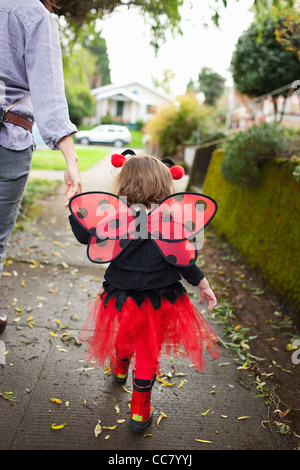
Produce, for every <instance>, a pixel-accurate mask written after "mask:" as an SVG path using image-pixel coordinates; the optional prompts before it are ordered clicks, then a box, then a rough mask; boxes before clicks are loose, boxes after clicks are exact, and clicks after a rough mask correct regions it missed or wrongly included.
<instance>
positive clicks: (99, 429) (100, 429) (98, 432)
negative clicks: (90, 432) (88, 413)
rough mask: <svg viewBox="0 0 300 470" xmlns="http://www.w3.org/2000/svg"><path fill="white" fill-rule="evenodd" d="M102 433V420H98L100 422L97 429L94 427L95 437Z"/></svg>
mask: <svg viewBox="0 0 300 470" xmlns="http://www.w3.org/2000/svg"><path fill="white" fill-rule="evenodd" d="M101 433H102V428H101V424H100V421H98V423H97V424H96V426H95V429H94V434H95V437H98V436H99V434H101Z"/></svg>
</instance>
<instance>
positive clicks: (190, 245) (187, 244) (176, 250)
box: [152, 239, 197, 267]
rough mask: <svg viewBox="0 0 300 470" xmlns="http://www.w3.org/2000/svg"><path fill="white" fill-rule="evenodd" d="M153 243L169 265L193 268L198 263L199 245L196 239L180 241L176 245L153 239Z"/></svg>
mask: <svg viewBox="0 0 300 470" xmlns="http://www.w3.org/2000/svg"><path fill="white" fill-rule="evenodd" d="M152 241H153V242H154V243H155V245H156V247H157V248H158V250H159V251H160V253H161V254H162V256H163V257H164V258H165V259H166V260H167V261H168V263H170V264H173V265H174V266H178V267H186V266H191V265H193V264H194V263H195V261H196V258H197V245H196V241H195V239H192V240H189V239H188V240H180V241H177V242H174V243H172V242H169V241H165V240H154V239H152Z"/></svg>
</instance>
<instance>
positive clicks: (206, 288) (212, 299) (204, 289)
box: [198, 278, 217, 310]
mask: <svg viewBox="0 0 300 470" xmlns="http://www.w3.org/2000/svg"><path fill="white" fill-rule="evenodd" d="M198 287H199V289H200V300H201V302H202V303H203V302H204V300H207V302H208V307H207V310H212V309H213V308H214V307H215V306H216V305H217V299H216V296H215V294H214V292H213V290H212V289H211V287H210V285H209V283H208V281H207V279H206V278H203V279H202V280H201V281H200V283H199V284H198Z"/></svg>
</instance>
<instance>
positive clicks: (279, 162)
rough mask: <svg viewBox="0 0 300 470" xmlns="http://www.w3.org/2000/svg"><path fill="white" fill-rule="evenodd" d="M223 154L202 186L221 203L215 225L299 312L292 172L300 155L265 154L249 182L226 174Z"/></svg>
mask: <svg viewBox="0 0 300 470" xmlns="http://www.w3.org/2000/svg"><path fill="white" fill-rule="evenodd" d="M222 160H223V151H222V150H217V151H215V152H214V154H213V157H212V160H211V163H210V166H209V170H208V173H207V176H206V179H205V182H204V186H203V193H204V194H208V195H209V196H211V197H213V198H214V199H215V200H216V201H217V203H218V207H219V209H218V212H217V214H216V216H215V217H214V220H213V221H212V226H213V227H214V228H215V230H216V231H217V233H218V234H219V235H220V236H225V237H226V238H227V240H228V241H229V243H230V244H231V245H232V246H233V247H235V248H236V249H238V250H239V252H240V253H241V254H242V255H243V256H244V257H245V260H246V261H247V262H248V263H249V264H250V265H251V266H252V267H253V268H257V271H258V272H259V273H260V274H261V276H262V277H263V278H264V279H265V280H266V281H267V283H268V285H269V286H271V287H273V288H274V290H275V291H277V292H278V293H279V295H281V296H284V297H285V299H286V300H288V301H289V302H290V305H291V307H292V309H293V312H294V314H295V315H296V314H297V315H298V316H299V315H300V286H299V277H300V268H299V262H298V260H299V258H300V243H299V233H300V184H299V183H298V182H297V181H296V180H295V178H294V176H293V171H294V168H295V166H296V165H297V161H293V159H279V158H277V159H273V160H267V161H265V162H264V164H263V165H262V168H261V182H260V184H259V185H258V186H256V187H245V186H239V185H236V184H234V183H232V182H230V181H228V180H226V179H225V178H224V177H223V175H222V172H221V166H222Z"/></svg>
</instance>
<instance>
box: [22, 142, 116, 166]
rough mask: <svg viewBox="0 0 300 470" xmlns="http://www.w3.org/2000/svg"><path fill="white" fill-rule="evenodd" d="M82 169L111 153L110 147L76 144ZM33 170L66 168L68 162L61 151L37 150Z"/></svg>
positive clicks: (33, 160) (34, 155)
mask: <svg viewBox="0 0 300 470" xmlns="http://www.w3.org/2000/svg"><path fill="white" fill-rule="evenodd" d="M76 152H77V156H78V165H79V169H80V171H84V170H88V169H89V168H91V167H92V166H93V165H95V164H96V163H97V162H98V161H99V160H101V159H102V158H103V157H105V155H107V154H108V153H109V149H108V148H100V149H99V148H96V147H93V146H90V147H81V146H76ZM31 168H32V169H33V170H65V168H66V162H65V159H64V157H63V155H62V153H61V152H60V151H57V150H37V151H35V152H33V158H32V166H31Z"/></svg>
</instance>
